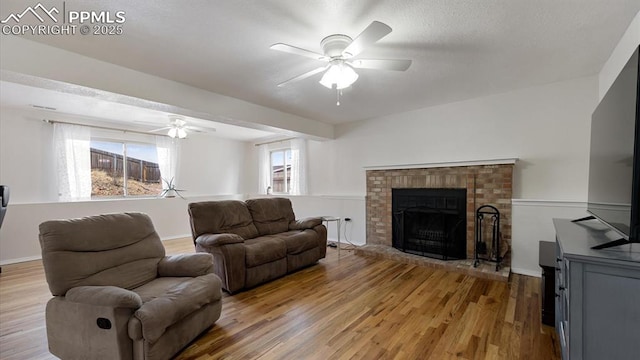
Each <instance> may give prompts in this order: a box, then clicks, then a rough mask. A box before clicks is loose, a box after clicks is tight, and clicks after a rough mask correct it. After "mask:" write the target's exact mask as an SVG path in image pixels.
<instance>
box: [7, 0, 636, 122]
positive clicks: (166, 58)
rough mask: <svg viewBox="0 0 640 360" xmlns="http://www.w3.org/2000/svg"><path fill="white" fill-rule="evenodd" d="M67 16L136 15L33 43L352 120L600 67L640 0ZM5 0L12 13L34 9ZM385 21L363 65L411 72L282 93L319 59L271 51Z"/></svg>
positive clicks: (199, 4) (169, 0) (320, 4)
mask: <svg viewBox="0 0 640 360" xmlns="http://www.w3.org/2000/svg"><path fill="white" fill-rule="evenodd" d="M65 5H66V7H67V9H70V8H74V9H81V10H87V9H90V10H109V11H112V12H113V11H125V13H126V22H125V23H124V25H123V32H124V34H123V35H120V36H41V35H39V36H35V37H32V39H33V40H36V41H39V42H43V43H46V44H49V45H53V46H56V47H59V48H63V49H67V50H70V51H74V52H77V53H80V54H84V55H87V56H90V57H93V58H97V59H100V60H104V61H108V62H111V63H114V64H118V65H121V66H125V67H128V68H132V69H135V70H139V71H142V72H146V73H150V74H153V75H156V76H160V77H163V78H167V79H171V80H175V81H179V82H182V83H185V84H189V85H192V86H195V87H198V88H202V89H206V90H210V91H213V92H216V93H220V94H224V95H228V96H232V97H236V98H239V99H243V100H246V101H250V102H253V103H256V104H260V105H263V106H268V107H271V108H274V109H278V110H281V111H285V112H289V113H292V114H296V115H299V116H303V117H307V118H310V119H315V120H319V121H323V122H326V123H342V122H347V121H355V120H360V119H367V118H372V117H377V116H382V115H388V114H391V113H397V112H402V111H407V110H412V109H418V108H423V107H427V106H432V105H436V104H443V103H448V102H453V101H460V100H465V99H470V98H475V97H479V96H484V95H488V94H493V93H500V92H505V91H510V90H514V89H518V88H524V87H529V86H534V85H539V84H545V83H550V82H555V81H560V80H565V79H571V78H576V77H582V76H588V75H593V74H596V73H598V72H599V71H600V69H601V67H602V65H603V64H604V62H605V61H606V60H607V58H608V56H609V55H610V54H611V52H612V51H613V48H614V46H615V45H616V44H617V42H618V40H619V39H620V37H621V36H622V34H623V33H624V31H625V30H626V28H627V27H628V25H629V23H630V22H631V20H632V19H633V17H634V16H635V14H636V13H638V11H639V10H640V1H638V0H535V1H533V0H485V1H481V0H395V1H382V0H351V1H344V0H324V1H294V0H273V1H255V0H244V1H243V0H217V1H207V0H190V1H177V0H163V1H151V0H147V1H141V0H137V1H130V0H99V1H79V0H67V1H66V3H65ZM24 7H25V2H24V0H2V1H1V2H0V13H1V14H8V13H11V12H20V11H22V10H24ZM373 20H378V21H381V22H384V23H386V24H388V25H389V26H391V27H392V28H393V32H392V33H391V34H389V35H388V36H386V37H384V38H383V39H382V40H380V41H379V42H377V43H376V44H375V45H374V46H371V47H370V48H368V49H367V50H365V51H364V52H363V53H362V54H361V55H360V57H362V58H383V59H384V58H391V59H392V58H399V59H412V60H413V64H412V66H411V67H410V68H409V70H408V71H406V72H384V71H373V70H358V72H359V73H360V78H359V79H358V81H357V82H356V83H355V84H354V86H353V87H352V88H351V89H348V90H347V91H345V92H344V96H343V99H342V105H341V106H339V107H337V106H336V105H335V96H336V94H335V92H333V91H331V90H328V89H326V88H324V87H323V86H321V85H320V84H318V80H319V78H320V75H316V76H315V77H312V78H309V79H306V80H303V81H301V82H298V83H295V84H290V85H288V86H286V87H282V88H278V87H277V86H276V85H277V84H278V83H280V82H282V81H284V80H287V79H289V78H292V77H294V76H296V75H299V74H301V73H304V72H306V71H309V70H311V69H314V68H316V67H318V66H319V63H318V62H316V61H314V60H312V59H308V58H304V57H300V56H296V55H290V54H285V53H281V52H277V51H273V50H270V49H269V46H270V45H272V44H274V43H278V42H283V43H287V44H291V45H294V46H298V47H302V48H305V49H309V50H312V51H317V52H321V49H320V40H321V39H322V38H324V37H325V36H327V35H330V34H334V33H343V34H346V35H349V36H351V37H355V36H357V35H358V34H359V33H360V32H361V31H362V30H363V29H364V28H365V27H366V26H367V25H369V24H370V23H371V22H372V21H373Z"/></svg>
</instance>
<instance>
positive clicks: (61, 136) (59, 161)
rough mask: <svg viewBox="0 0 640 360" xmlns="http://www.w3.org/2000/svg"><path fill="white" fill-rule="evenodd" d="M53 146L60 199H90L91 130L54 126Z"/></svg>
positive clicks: (66, 125) (61, 125) (55, 124)
mask: <svg viewBox="0 0 640 360" xmlns="http://www.w3.org/2000/svg"><path fill="white" fill-rule="evenodd" d="M53 144H54V154H55V155H54V156H55V158H56V173H57V175H58V198H59V200H60V201H78V200H90V199H91V130H90V129H89V128H88V127H86V126H80V125H71V124H61V123H54V124H53Z"/></svg>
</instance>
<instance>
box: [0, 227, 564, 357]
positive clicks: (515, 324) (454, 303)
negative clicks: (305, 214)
mask: <svg viewBox="0 0 640 360" xmlns="http://www.w3.org/2000/svg"><path fill="white" fill-rule="evenodd" d="M165 247H166V248H167V252H168V253H181V252H193V247H192V244H191V240H190V239H180V240H172V241H167V242H165ZM539 288H540V282H539V279H537V278H532V277H526V276H519V275H514V276H513V277H512V280H511V282H510V283H509V284H505V283H501V282H497V281H491V280H483V279H477V278H473V277H469V276H465V275H460V274H457V273H451V272H449V273H448V272H445V271H443V270H435V269H430V268H424V267H419V266H415V265H407V264H400V263H395V262H393V261H390V260H380V259H371V258H366V257H360V256H356V255H353V252H352V251H345V250H342V251H341V257H340V258H338V255H337V251H336V250H334V249H328V254H327V258H326V259H323V260H321V261H320V263H319V264H318V265H315V266H312V267H309V268H306V269H304V270H302V271H299V272H297V273H295V274H292V275H288V276H286V277H284V278H282V279H279V280H276V281H273V282H270V283H268V284H265V285H263V286H260V287H258V288H256V289H253V290H250V291H246V292H243V293H240V294H237V295H234V296H227V295H225V296H224V298H223V308H222V317H221V318H220V319H219V320H218V321H217V322H216V324H215V325H214V326H213V327H212V328H211V329H210V330H209V331H207V332H206V333H204V334H203V335H201V336H200V337H199V338H198V339H197V340H196V341H194V342H193V343H192V344H191V345H190V346H189V347H187V348H186V349H184V350H183V351H182V353H181V354H179V355H178V356H177V359H448V358H460V359H545V360H546V359H559V358H560V355H559V353H558V345H557V337H556V334H555V331H554V329H553V328H552V327H548V326H544V325H541V323H540V320H539V319H540V295H539ZM50 297H51V295H50V293H49V290H48V288H47V285H46V281H45V279H44V273H43V270H42V264H41V262H40V261H32V262H28V263H21V264H15V265H8V266H3V267H2V274H0V358H2V359H7V360H9V359H51V358H54V357H53V356H52V355H50V354H49V352H48V350H47V340H46V333H45V323H44V307H45V304H46V302H47V301H48V300H49V298H50Z"/></svg>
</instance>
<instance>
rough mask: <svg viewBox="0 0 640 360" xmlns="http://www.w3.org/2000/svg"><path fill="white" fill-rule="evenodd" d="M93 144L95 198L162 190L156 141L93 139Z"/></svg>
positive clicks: (147, 194)
mask: <svg viewBox="0 0 640 360" xmlns="http://www.w3.org/2000/svg"><path fill="white" fill-rule="evenodd" d="M90 148H91V150H90V151H91V197H92V198H101V197H120V196H157V195H158V194H160V193H161V192H162V178H161V177H160V168H159V166H158V155H157V151H156V146H155V145H153V144H144V143H129V142H117V141H109V140H96V139H92V140H91V145H90Z"/></svg>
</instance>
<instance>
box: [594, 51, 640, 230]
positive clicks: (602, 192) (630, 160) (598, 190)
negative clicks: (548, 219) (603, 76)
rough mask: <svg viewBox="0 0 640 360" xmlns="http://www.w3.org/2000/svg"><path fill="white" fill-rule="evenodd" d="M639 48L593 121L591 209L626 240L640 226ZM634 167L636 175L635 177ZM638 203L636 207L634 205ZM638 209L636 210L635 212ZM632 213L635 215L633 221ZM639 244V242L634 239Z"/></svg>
mask: <svg viewBox="0 0 640 360" xmlns="http://www.w3.org/2000/svg"><path fill="white" fill-rule="evenodd" d="M637 112H638V49H637V48H636V51H635V52H634V54H633V56H631V59H629V61H628V62H627V64H626V65H625V67H624V68H623V70H622V71H621V72H620V74H619V75H618V77H617V78H616V80H615V81H614V83H613V84H612V85H611V87H610V88H609V90H608V91H607V93H606V95H605V96H604V97H603V99H602V101H601V102H600V104H599V105H598V107H597V108H596V110H595V111H594V112H593V116H592V119H591V154H590V159H589V201H588V206H587V210H588V211H589V212H590V213H591V214H592V215H594V216H596V217H597V218H598V219H600V220H601V221H603V222H605V223H606V224H607V225H609V226H611V227H613V228H615V229H616V230H617V231H618V232H620V233H621V234H622V235H623V236H624V237H625V238H626V239H629V237H630V235H631V229H632V228H633V227H634V226H638V224H637V217H638V216H637V212H638V211H640V209H638V199H639V197H640V191H639V190H638V189H636V190H635V191H634V187H635V188H637V187H638V185H639V184H640V169H638V166H637V165H636V164H637V163H638V157H637V156H635V154H636V153H637V152H638V150H637V149H636V147H637V146H638V145H637V144H636V134H637V132H638V129H636V127H637V126H638V124H637V123H638V121H637V117H638V113H637ZM634 168H635V172H636V174H634ZM634 192H635V194H634ZM634 202H635V205H634ZM634 208H635V209H634ZM632 210H633V211H634V212H635V214H633V215H634V217H635V218H636V220H635V221H634V218H632ZM634 240H636V241H637V239H634Z"/></svg>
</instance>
